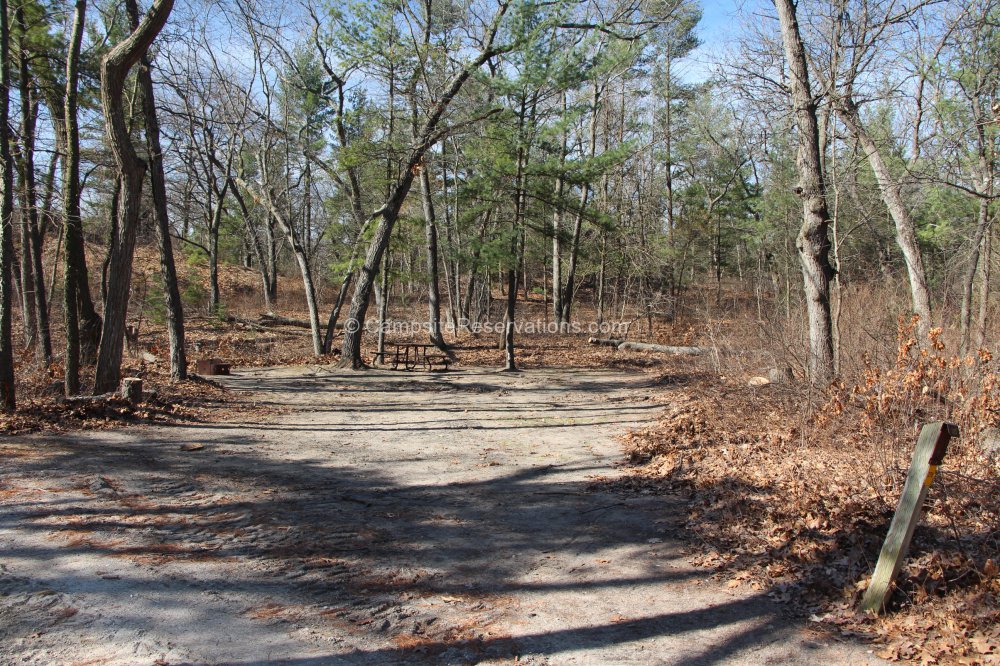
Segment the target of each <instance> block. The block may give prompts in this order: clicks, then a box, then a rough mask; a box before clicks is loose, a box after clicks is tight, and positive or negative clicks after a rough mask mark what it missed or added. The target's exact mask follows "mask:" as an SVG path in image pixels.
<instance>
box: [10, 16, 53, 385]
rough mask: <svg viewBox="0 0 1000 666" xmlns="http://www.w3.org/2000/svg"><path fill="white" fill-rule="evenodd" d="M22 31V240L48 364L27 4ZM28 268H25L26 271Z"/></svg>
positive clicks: (39, 356)
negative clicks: (26, 45)
mask: <svg viewBox="0 0 1000 666" xmlns="http://www.w3.org/2000/svg"><path fill="white" fill-rule="evenodd" d="M14 14H15V17H16V20H17V23H18V30H19V32H20V34H21V41H22V44H21V48H20V49H18V52H19V57H18V60H19V66H20V82H19V83H20V93H21V95H20V96H21V137H22V141H21V170H22V171H21V174H22V175H21V197H22V201H23V202H24V203H23V210H22V213H21V214H22V217H23V221H24V229H25V234H24V235H23V236H22V239H23V240H26V241H27V244H25V243H22V247H21V251H22V252H23V253H24V254H25V265H26V266H27V267H28V268H29V270H30V272H31V277H32V283H33V286H34V293H33V294H31V297H32V298H33V303H32V306H33V308H34V310H35V333H36V339H37V346H36V347H35V356H36V360H37V362H38V365H39V366H42V367H45V366H48V365H49V363H51V362H52V337H51V335H50V334H49V308H48V304H47V303H46V294H45V270H44V268H43V267H42V234H41V231H40V230H39V223H38V188H37V187H36V185H35V129H36V125H37V121H38V105H37V103H36V101H35V92H34V90H33V89H32V85H31V72H30V70H29V68H28V52H27V49H26V47H25V45H24V43H23V42H24V40H25V39H26V36H27V32H28V26H27V24H26V23H25V20H24V6H23V3H22V4H19V5H18V6H17V9H16V10H15V12H14ZM23 272H24V271H22V273H23Z"/></svg>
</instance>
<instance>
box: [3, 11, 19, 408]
mask: <svg viewBox="0 0 1000 666" xmlns="http://www.w3.org/2000/svg"><path fill="white" fill-rule="evenodd" d="M9 121H10V24H9V23H8V12H7V0H0V188H2V191H0V410H3V411H6V412H13V411H14V409H16V407H17V400H16V398H15V392H14V347H13V341H12V340H11V335H10V331H11V314H12V311H13V308H14V299H13V294H11V283H10V282H11V281H10V275H11V265H12V264H13V263H14V236H13V227H12V222H13V220H11V216H12V215H13V214H14V163H13V160H12V159H11V154H10V122H9Z"/></svg>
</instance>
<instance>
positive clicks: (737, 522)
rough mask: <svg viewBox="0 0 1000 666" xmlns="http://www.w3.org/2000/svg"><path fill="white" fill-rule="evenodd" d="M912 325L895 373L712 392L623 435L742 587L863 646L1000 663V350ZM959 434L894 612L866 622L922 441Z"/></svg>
mask: <svg viewBox="0 0 1000 666" xmlns="http://www.w3.org/2000/svg"><path fill="white" fill-rule="evenodd" d="M915 327H916V321H913V320H911V321H901V322H900V325H899V329H898V353H897V355H896V360H895V363H894V364H893V365H891V366H890V367H879V365H878V364H876V363H874V362H872V361H871V360H870V359H867V360H866V362H865V364H864V369H863V372H862V373H861V376H860V377H858V378H857V381H856V382H851V383H847V382H845V383H839V384H836V385H833V386H831V387H830V388H829V389H828V390H827V391H825V392H823V393H822V395H816V396H812V397H810V396H807V395H804V394H805V393H806V392H807V391H810V390H811V389H807V388H803V387H789V386H778V385H772V386H767V387H764V388H753V387H750V386H747V385H746V384H745V383H743V382H737V381H734V380H725V379H718V380H714V381H709V380H706V382H703V383H699V384H698V385H696V386H691V387H687V388H685V389H684V390H682V391H679V392H678V393H677V394H676V395H675V396H674V397H673V405H672V407H671V408H670V409H669V410H667V411H666V412H665V413H664V414H663V415H662V416H661V418H660V419H659V422H658V423H657V424H656V425H654V426H652V427H649V428H646V429H644V430H640V431H637V432H633V433H631V434H629V435H627V436H626V437H625V444H626V448H627V451H628V453H629V455H630V456H631V458H632V461H633V462H634V463H635V464H636V475H635V477H634V478H633V481H632V482H633V483H639V484H647V485H648V484H653V485H658V486H660V487H661V488H666V489H671V490H673V491H676V492H681V493H685V494H686V495H687V496H688V499H689V504H688V506H689V511H688V516H687V525H688V528H689V529H690V530H691V532H692V533H693V534H694V535H695V537H696V539H697V540H698V542H699V543H700V545H701V548H700V553H699V554H698V555H697V556H696V557H695V558H694V559H695V561H696V563H698V564H701V565H704V566H707V567H711V568H713V569H715V570H716V571H717V573H718V575H719V576H720V577H722V578H724V579H726V580H728V585H730V586H732V587H736V586H740V585H749V586H751V587H753V588H755V589H766V590H768V591H769V593H770V595H771V596H772V597H774V598H776V599H778V600H781V601H785V602H788V603H791V604H793V605H794V606H795V607H796V608H797V609H798V610H799V611H800V612H803V613H805V614H807V615H810V616H811V617H812V619H813V620H814V621H815V622H816V626H817V628H822V629H825V630H827V631H831V632H835V633H837V634H839V635H847V636H862V637H864V638H866V639H868V640H871V641H873V642H875V643H877V644H879V646H880V647H879V650H878V654H879V655H880V656H883V657H885V658H890V659H897V660H914V661H920V662H922V663H997V661H998V660H1000V577H998V562H1000V474H998V460H997V457H996V455H997V454H996V452H994V451H991V447H992V446H995V444H994V442H995V441H996V439H997V438H996V431H994V430H992V429H993V428H994V427H995V426H996V425H997V423H998V421H1000V393H998V391H997V389H998V387H1000V374H998V373H1000V368H998V367H997V362H996V361H994V358H993V355H992V353H991V352H990V351H988V350H985V349H983V350H979V351H978V352H977V353H976V354H973V355H969V356H964V357H963V356H958V355H955V354H951V353H949V351H948V350H947V348H946V346H945V344H944V343H943V342H942V341H941V331H940V330H932V331H931V333H930V336H929V339H928V340H927V341H926V342H925V343H924V344H919V341H918V340H917V339H916V336H915V332H914V331H915ZM935 420H949V421H952V422H954V423H956V424H958V425H959V427H960V430H961V437H960V438H959V439H958V440H953V442H952V445H951V447H950V450H949V451H948V454H947V456H946V458H945V461H944V465H943V467H942V470H941V472H940V473H939V475H938V477H937V480H936V481H935V483H934V485H933V487H932V488H931V491H930V494H929V496H928V501H927V504H926V506H925V513H924V517H923V519H922V521H921V524H920V526H919V528H918V529H917V532H916V534H915V536H914V539H913V543H912V546H911V550H910V556H909V558H908V560H907V563H906V565H905V567H904V569H903V571H902V573H901V574H900V576H899V578H898V580H897V585H896V590H895V593H894V595H893V598H892V604H891V607H890V608H889V612H888V613H887V614H886V615H884V616H882V617H873V616H868V615H865V614H861V613H859V612H857V611H856V608H857V604H858V601H859V599H860V597H861V595H862V593H863V591H864V589H865V587H866V586H867V583H868V579H869V577H870V575H871V572H872V570H873V569H874V566H875V562H876V560H877V558H878V554H879V550H880V548H881V544H882V540H883V539H884V537H885V534H886V532H887V529H888V525H889V521H890V520H891V518H892V515H893V512H894V511H895V508H896V503H897V501H898V498H899V494H900V490H901V489H902V485H903V482H904V480H905V476H906V472H907V469H908V466H909V462H910V460H909V458H910V455H911V453H912V450H913V445H914V443H915V442H916V438H917V434H918V432H919V429H920V427H921V426H922V425H923V424H925V423H927V422H930V421H935Z"/></svg>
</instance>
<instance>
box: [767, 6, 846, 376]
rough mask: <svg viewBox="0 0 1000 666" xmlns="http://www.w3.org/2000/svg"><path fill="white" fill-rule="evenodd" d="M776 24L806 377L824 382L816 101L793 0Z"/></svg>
mask: <svg viewBox="0 0 1000 666" xmlns="http://www.w3.org/2000/svg"><path fill="white" fill-rule="evenodd" d="M774 5H775V7H776V8H777V10H778V19H779V22H780V24H781V41H782V45H783V47H784V52H785V60H786V61H787V64H788V70H789V86H790V89H791V97H792V105H793V108H794V111H795V123H796V127H797V129H798V151H797V154H796V160H795V161H796V166H797V168H798V172H799V188H798V194H799V196H800V197H801V198H802V227H801V228H800V229H799V235H798V238H797V240H796V248H797V249H798V253H799V262H800V263H801V265H802V278H803V286H804V291H805V296H806V308H807V310H808V317H809V363H808V366H809V368H808V369H809V378H810V380H811V381H813V382H814V383H826V382H828V381H829V380H830V379H831V378H832V377H833V369H834V366H833V329H832V325H831V319H830V281H831V279H832V278H833V274H834V271H833V266H832V265H831V264H830V238H829V223H830V214H829V211H828V210H827V205H826V185H825V182H824V180H823V167H822V162H821V159H820V149H819V123H818V122H817V119H816V108H817V104H816V99H815V98H814V97H813V92H812V88H811V85H810V82H809V69H808V65H807V63H806V53H805V47H804V46H803V44H802V36H801V33H800V31H799V24H798V19H797V18H796V15H795V3H794V2H793V0H775V3H774Z"/></svg>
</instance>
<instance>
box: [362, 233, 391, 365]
mask: <svg viewBox="0 0 1000 666" xmlns="http://www.w3.org/2000/svg"><path fill="white" fill-rule="evenodd" d="M379 280H380V283H379V286H378V289H376V291H375V296H376V298H375V300H376V302H377V305H378V335H377V341H376V346H375V351H376V355H375V356H376V358H378V360H379V363H382V364H384V363H385V334H386V322H387V321H388V319H389V250H388V248H387V249H386V251H385V254H383V255H382V270H381V271H380V272H379ZM363 325H364V323H363V322H362V326H363Z"/></svg>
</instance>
